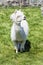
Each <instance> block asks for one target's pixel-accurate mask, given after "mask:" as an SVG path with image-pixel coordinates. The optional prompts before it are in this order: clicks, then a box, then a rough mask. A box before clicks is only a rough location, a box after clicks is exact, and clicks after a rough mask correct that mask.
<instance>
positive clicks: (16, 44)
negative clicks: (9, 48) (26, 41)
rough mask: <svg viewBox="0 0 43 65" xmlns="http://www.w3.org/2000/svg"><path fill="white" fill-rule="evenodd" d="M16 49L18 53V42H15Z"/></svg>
mask: <svg viewBox="0 0 43 65" xmlns="http://www.w3.org/2000/svg"><path fill="white" fill-rule="evenodd" d="M14 49H15V50H16V53H18V43H17V42H14Z"/></svg>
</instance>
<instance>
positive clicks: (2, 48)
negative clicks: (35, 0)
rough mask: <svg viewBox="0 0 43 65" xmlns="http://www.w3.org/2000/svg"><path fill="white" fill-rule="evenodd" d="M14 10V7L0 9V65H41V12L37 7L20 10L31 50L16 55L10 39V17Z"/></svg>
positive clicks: (42, 63) (42, 17) (42, 28)
mask: <svg viewBox="0 0 43 65" xmlns="http://www.w3.org/2000/svg"><path fill="white" fill-rule="evenodd" d="M15 9H16V7H8V8H3V7H0V65H43V16H41V10H40V8H38V7H37V8H36V7H25V8H22V11H23V12H24V14H25V15H26V18H27V21H28V24H29V29H30V32H29V35H28V40H29V41H30V42H31V49H30V51H29V52H24V53H20V52H19V53H18V54H16V53H15V51H14V47H13V43H12V42H11V39H10V30H11V26H12V22H11V20H10V15H11V13H12V12H14V10H15ZM17 9H19V8H17Z"/></svg>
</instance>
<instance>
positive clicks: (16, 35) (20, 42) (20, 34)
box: [10, 11, 29, 53]
mask: <svg viewBox="0 0 43 65" xmlns="http://www.w3.org/2000/svg"><path fill="white" fill-rule="evenodd" d="M10 19H12V21H13V25H12V27H11V40H12V41H13V42H14V48H15V50H16V53H18V49H20V51H23V50H24V44H25V42H26V39H27V36H28V30H29V29H28V23H27V21H26V20H25V16H24V14H23V13H22V12H21V11H17V12H16V15H15V13H13V14H12V15H11V17H10Z"/></svg>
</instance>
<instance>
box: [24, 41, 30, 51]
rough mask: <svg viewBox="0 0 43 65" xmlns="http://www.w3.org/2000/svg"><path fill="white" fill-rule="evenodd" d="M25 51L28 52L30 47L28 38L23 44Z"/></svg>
mask: <svg viewBox="0 0 43 65" xmlns="http://www.w3.org/2000/svg"><path fill="white" fill-rule="evenodd" d="M24 48H25V52H29V51H30V48H31V42H30V41H29V40H26V43H25V45H24Z"/></svg>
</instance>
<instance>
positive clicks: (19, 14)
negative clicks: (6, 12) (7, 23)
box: [10, 10, 26, 23]
mask: <svg viewBox="0 0 43 65" xmlns="http://www.w3.org/2000/svg"><path fill="white" fill-rule="evenodd" d="M25 18H26V17H25V15H24V13H23V12H22V11H21V10H16V11H15V12H14V13H13V14H12V15H11V16H10V19H12V21H13V22H16V23H20V22H21V21H22V20H25Z"/></svg>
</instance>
